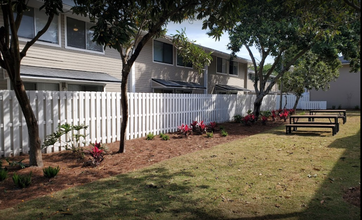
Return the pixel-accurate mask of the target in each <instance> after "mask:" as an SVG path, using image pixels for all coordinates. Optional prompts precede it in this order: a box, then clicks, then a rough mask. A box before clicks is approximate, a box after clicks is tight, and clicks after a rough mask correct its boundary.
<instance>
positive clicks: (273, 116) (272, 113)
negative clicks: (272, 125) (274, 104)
mask: <svg viewBox="0 0 362 220" xmlns="http://www.w3.org/2000/svg"><path fill="white" fill-rule="evenodd" d="M271 117H272V119H273V121H275V118H276V117H277V115H276V114H275V110H273V111H271Z"/></svg>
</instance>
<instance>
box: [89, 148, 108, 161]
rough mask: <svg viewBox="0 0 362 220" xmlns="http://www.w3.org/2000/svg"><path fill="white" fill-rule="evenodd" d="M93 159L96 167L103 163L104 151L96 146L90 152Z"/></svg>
mask: <svg viewBox="0 0 362 220" xmlns="http://www.w3.org/2000/svg"><path fill="white" fill-rule="evenodd" d="M89 153H90V154H91V155H92V157H93V159H92V161H91V163H92V164H93V165H95V166H98V165H99V164H100V163H101V162H102V161H103V159H104V158H103V150H100V149H99V148H98V147H96V146H94V147H93V149H92V150H91V151H90V152H89Z"/></svg>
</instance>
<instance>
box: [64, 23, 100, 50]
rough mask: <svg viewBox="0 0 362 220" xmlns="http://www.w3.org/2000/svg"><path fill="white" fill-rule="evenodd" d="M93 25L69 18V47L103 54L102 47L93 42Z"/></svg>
mask: <svg viewBox="0 0 362 220" xmlns="http://www.w3.org/2000/svg"><path fill="white" fill-rule="evenodd" d="M91 26H92V24H90V23H86V22H84V21H79V20H76V19H73V18H69V17H67V46H68V47H74V48H79V49H85V50H92V51H98V52H103V48H102V46H101V45H98V44H97V43H96V42H93V41H92V38H93V33H94V31H92V30H90V27H91Z"/></svg>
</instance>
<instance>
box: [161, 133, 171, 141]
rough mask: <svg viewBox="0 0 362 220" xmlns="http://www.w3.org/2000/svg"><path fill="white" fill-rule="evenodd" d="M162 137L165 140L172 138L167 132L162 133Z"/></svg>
mask: <svg viewBox="0 0 362 220" xmlns="http://www.w3.org/2000/svg"><path fill="white" fill-rule="evenodd" d="M161 138H162V140H164V141H168V140H170V137H169V136H168V135H167V134H164V135H162V137H161Z"/></svg>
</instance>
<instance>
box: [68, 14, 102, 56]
mask: <svg viewBox="0 0 362 220" xmlns="http://www.w3.org/2000/svg"><path fill="white" fill-rule="evenodd" d="M67 18H71V19H74V20H77V21H81V22H84V24H85V29H87V24H91V23H90V22H87V21H84V20H82V19H78V18H75V17H73V16H64V26H65V27H64V40H65V45H64V47H65V48H66V49H70V50H77V51H83V52H88V53H95V54H102V55H104V54H105V51H104V47H103V46H101V48H102V51H96V50H89V49H83V48H78V47H72V46H68V31H67V29H68V21H67ZM84 38H85V45H87V38H86V36H84Z"/></svg>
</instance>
